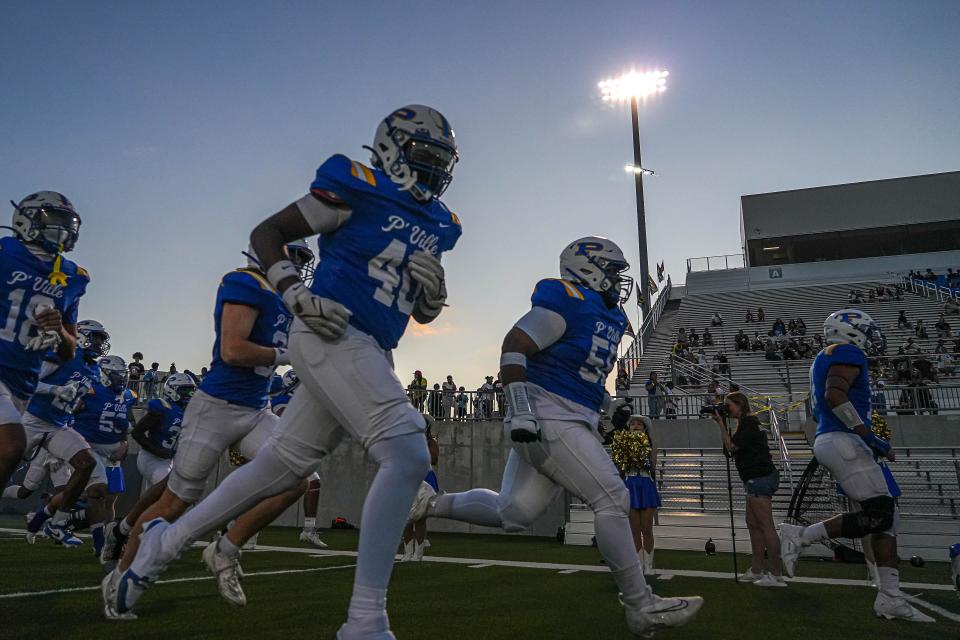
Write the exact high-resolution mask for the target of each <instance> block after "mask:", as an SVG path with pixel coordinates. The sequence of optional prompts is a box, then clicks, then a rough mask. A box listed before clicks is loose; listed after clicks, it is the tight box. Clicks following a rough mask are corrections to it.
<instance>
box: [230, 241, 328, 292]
mask: <svg viewBox="0 0 960 640" xmlns="http://www.w3.org/2000/svg"><path fill="white" fill-rule="evenodd" d="M243 255H245V256H247V266H248V267H250V268H252V269H257V270H259V271H263V267H261V266H260V258H258V257H257V254H256V252H255V251H254V250H253V247H247V250H246V251H244V252H243ZM287 255H288V256H290V262H292V263H293V266H295V267H296V268H297V273H298V274H299V275H300V279H301V280H303V281H304V282H310V280H312V279H313V265H314V262H315V261H316V258H315V256H314V253H313V250H312V249H310V245H308V244H307V241H306V240H294V241H293V242H288V243H287Z"/></svg>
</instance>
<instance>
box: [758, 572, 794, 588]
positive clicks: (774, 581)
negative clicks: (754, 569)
mask: <svg viewBox="0 0 960 640" xmlns="http://www.w3.org/2000/svg"><path fill="white" fill-rule="evenodd" d="M753 584H754V585H755V586H757V587H786V586H787V581H786V580H784V579H783V576H773V575H770V574H769V573H765V574H764V575H763V576H762V577H761V578H758V579H756V580H754V581H753Z"/></svg>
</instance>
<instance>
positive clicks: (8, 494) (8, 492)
mask: <svg viewBox="0 0 960 640" xmlns="http://www.w3.org/2000/svg"><path fill="white" fill-rule="evenodd" d="M19 494H20V485H19V484H12V485H10V486H9V487H7V488H6V489H4V490H3V497H4V498H13V499H14V500H15V499H16V498H17V496H18V495H19Z"/></svg>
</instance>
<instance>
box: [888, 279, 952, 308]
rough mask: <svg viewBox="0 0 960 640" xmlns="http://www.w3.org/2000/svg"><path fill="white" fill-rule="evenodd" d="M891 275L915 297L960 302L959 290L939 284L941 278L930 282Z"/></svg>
mask: <svg viewBox="0 0 960 640" xmlns="http://www.w3.org/2000/svg"><path fill="white" fill-rule="evenodd" d="M892 275H894V276H895V277H896V278H897V279H898V280H899V282H900V284H901V285H902V286H903V288H904V289H905V290H907V291H909V292H911V293H914V294H916V295H920V296H923V297H925V298H929V297H934V298H936V299H937V300H938V301H940V302H943V301H945V300H946V299H948V298H950V299H952V300H960V288H950V287H948V286H946V285H945V284H941V281H942V280H943V278H940V279H939V280H937V281H934V282H931V281H929V280H921V279H919V278H911V277H910V276H905V275H899V274H892Z"/></svg>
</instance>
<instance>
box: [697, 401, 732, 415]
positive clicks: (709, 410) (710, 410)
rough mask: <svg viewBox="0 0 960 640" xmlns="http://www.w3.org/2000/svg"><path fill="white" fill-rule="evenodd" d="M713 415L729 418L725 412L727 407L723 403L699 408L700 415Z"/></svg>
mask: <svg viewBox="0 0 960 640" xmlns="http://www.w3.org/2000/svg"><path fill="white" fill-rule="evenodd" d="M714 413H717V414H719V415H720V417H721V418H729V417H730V414H729V413H728V412H727V405H725V404H724V403H722V402H721V403H720V404H705V405H703V406H702V407H700V415H702V416H704V415H707V416H712V415H713V414H714Z"/></svg>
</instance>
